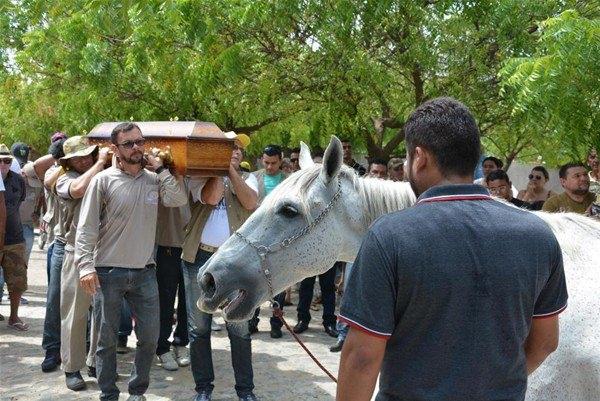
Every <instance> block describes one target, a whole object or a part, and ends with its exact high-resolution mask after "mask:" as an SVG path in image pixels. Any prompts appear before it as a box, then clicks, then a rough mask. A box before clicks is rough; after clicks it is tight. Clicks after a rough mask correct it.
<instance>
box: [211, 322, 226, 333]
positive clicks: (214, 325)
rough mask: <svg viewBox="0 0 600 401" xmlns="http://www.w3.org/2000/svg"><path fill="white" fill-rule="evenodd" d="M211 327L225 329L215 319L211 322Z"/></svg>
mask: <svg viewBox="0 0 600 401" xmlns="http://www.w3.org/2000/svg"><path fill="white" fill-rule="evenodd" d="M210 329H211V330H212V331H221V330H223V327H222V326H221V325H220V324H219V323H217V322H215V321H214V320H213V321H212V322H210Z"/></svg>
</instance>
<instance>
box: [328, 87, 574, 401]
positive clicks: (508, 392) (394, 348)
mask: <svg viewBox="0 0 600 401" xmlns="http://www.w3.org/2000/svg"><path fill="white" fill-rule="evenodd" d="M404 130H405V133H406V148H407V153H408V162H407V166H408V169H407V170H408V178H409V181H410V183H411V186H412V187H413V189H414V191H415V193H416V194H417V196H418V202H417V205H416V206H415V207H412V208H409V209H406V210H403V211H400V212H396V213H392V214H389V215H386V216H383V217H381V218H380V219H378V220H377V221H376V222H375V223H374V224H373V225H372V226H371V228H370V230H369V232H368V233H367V235H366V237H365V239H364V241H363V243H362V246H361V249H360V251H359V253H358V256H357V258H356V262H355V265H354V270H353V273H352V275H351V276H350V279H349V280H350V281H349V284H348V289H347V291H346V293H345V294H344V300H343V304H342V308H341V313H340V318H341V319H343V320H344V321H346V322H347V323H348V324H350V326H351V329H350V333H349V334H348V338H347V339H346V343H345V345H344V347H343V349H342V357H341V361H340V369H339V372H340V373H339V384H338V389H337V399H338V400H344V401H355V400H370V399H371V395H372V393H373V389H374V387H375V382H376V380H377V375H378V374H379V373H381V375H380V382H379V383H380V385H379V393H378V395H377V398H376V400H377V401H392V400H393V401H397V400H411V401H416V400H427V401H437V400H456V401H458V400H461V401H462V400H523V399H524V397H525V390H526V386H527V375H528V374H529V373H531V372H533V371H534V370H535V369H536V368H537V367H538V366H539V365H540V364H541V363H542V362H543V361H544V359H545V358H546V357H547V356H548V355H549V354H550V353H551V352H552V351H554V349H556V347H557V345H558V313H560V312H561V311H562V310H563V309H564V308H565V307H566V303H567V290H566V285H565V277H564V272H563V266H562V256H561V250H560V246H559V244H558V242H557V240H556V238H555V237H554V235H553V234H552V232H551V231H550V229H549V228H548V226H547V225H546V224H545V223H544V222H543V221H542V220H541V219H539V218H538V217H537V216H535V215H534V214H531V213H529V212H526V211H523V210H519V209H517V208H513V207H512V206H509V205H506V204H504V203H502V202H498V201H495V200H493V199H492V198H491V197H490V196H489V193H488V191H487V189H485V188H483V187H482V186H479V185H473V184H472V182H473V176H472V174H473V171H474V169H475V165H476V164H477V160H478V159H479V149H480V140H479V131H478V129H477V124H476V122H475V120H474V119H473V117H472V116H471V114H470V112H469V110H468V109H467V108H466V107H465V106H464V105H462V104H461V103H459V102H457V101H456V100H454V99H450V98H438V99H433V100H430V101H428V102H426V103H424V104H422V105H421V106H419V107H418V108H417V109H416V110H415V111H414V112H413V114H412V115H411V116H410V117H409V119H408V121H407V123H406V125H405V128H404ZM492 239H493V240H492ZM532 243H534V244H536V246H535V247H531V246H529V244H532Z"/></svg>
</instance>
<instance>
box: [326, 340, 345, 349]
mask: <svg viewBox="0 0 600 401" xmlns="http://www.w3.org/2000/svg"><path fill="white" fill-rule="evenodd" d="M343 346H344V340H337V342H336V343H335V344H333V345H332V346H331V347H329V351H330V352H340V351H341V350H342V347H343Z"/></svg>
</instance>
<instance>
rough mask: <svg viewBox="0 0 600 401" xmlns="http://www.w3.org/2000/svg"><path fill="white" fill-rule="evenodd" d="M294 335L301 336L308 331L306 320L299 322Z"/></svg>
mask: <svg viewBox="0 0 600 401" xmlns="http://www.w3.org/2000/svg"><path fill="white" fill-rule="evenodd" d="M293 330H294V333H296V334H300V333H304V332H305V331H306V330H308V322H307V321H305V320H298V323H297V324H296V325H295V326H294V329H293Z"/></svg>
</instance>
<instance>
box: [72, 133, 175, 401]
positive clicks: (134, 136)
mask: <svg viewBox="0 0 600 401" xmlns="http://www.w3.org/2000/svg"><path fill="white" fill-rule="evenodd" d="M111 142H112V144H111V149H112V150H113V152H114V153H115V166H113V167H110V168H108V169H106V170H104V171H102V172H101V173H99V174H98V175H96V176H95V177H94V178H93V179H92V181H91V183H90V186H89V188H88V190H87V192H86V194H85V196H84V197H83V203H82V205H81V214H80V217H81V218H80V220H79V224H78V226H77V236H76V246H75V261H76V264H77V266H78V268H79V273H80V277H81V279H80V282H81V285H82V286H83V288H84V289H85V291H87V292H88V294H90V295H94V300H93V304H94V322H96V323H99V327H100V334H99V338H98V350H97V352H96V370H97V377H98V387H100V391H101V392H102V393H101V395H100V399H101V400H118V399H119V388H118V387H117V386H116V384H115V382H116V379H117V360H116V359H117V358H116V357H117V354H116V348H117V333H118V329H119V321H120V318H121V306H122V303H123V299H125V301H126V302H127V303H128V304H129V306H130V308H131V310H132V313H133V315H134V317H135V320H136V327H135V329H136V335H137V339H138V345H137V349H136V354H135V361H134V365H133V368H132V372H131V378H130V380H129V386H128V387H129V388H128V390H129V394H130V396H129V398H128V400H130V401H135V400H145V397H144V396H143V394H144V393H145V392H146V390H147V389H148V385H149V384H150V368H151V367H152V362H153V360H154V354H155V352H156V346H157V341H158V334H159V302H158V285H157V282H156V268H155V265H154V259H153V251H154V241H155V235H156V218H157V212H158V203H159V202H162V204H163V205H164V206H168V207H180V206H183V205H185V204H186V203H187V196H186V194H185V192H184V190H183V188H182V187H181V185H180V183H179V182H178V181H177V179H175V177H173V176H172V175H171V173H170V172H169V170H167V169H165V168H164V167H163V162H162V160H161V159H160V158H158V157H155V156H153V155H147V156H146V159H147V162H148V164H149V167H150V168H152V170H154V171H149V170H147V169H144V168H143V165H142V163H143V162H144V138H143V136H142V132H141V130H140V128H139V127H138V126H137V125H136V124H134V123H122V124H119V125H117V126H116V127H115V128H114V129H113V131H112V133H111Z"/></svg>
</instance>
